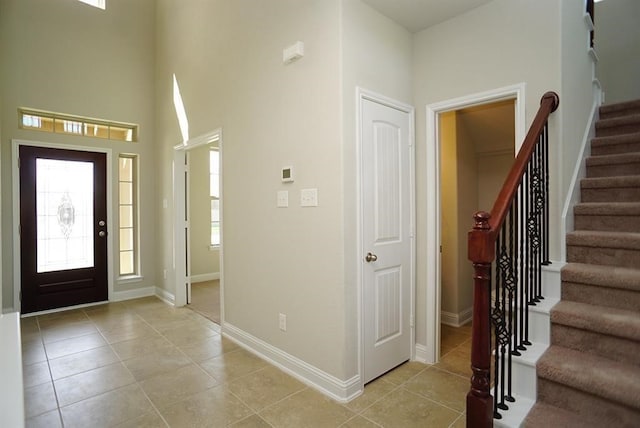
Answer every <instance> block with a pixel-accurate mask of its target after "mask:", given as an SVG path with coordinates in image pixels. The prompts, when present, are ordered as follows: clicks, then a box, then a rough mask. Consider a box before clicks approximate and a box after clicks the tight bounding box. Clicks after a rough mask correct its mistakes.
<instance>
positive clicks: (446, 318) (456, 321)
mask: <svg viewBox="0 0 640 428" xmlns="http://www.w3.org/2000/svg"><path fill="white" fill-rule="evenodd" d="M472 315H473V307H471V308H467V309H465V310H464V311H462V312H459V313H457V314H456V313H453V312H447V311H440V322H441V323H442V324H446V325H450V326H452V327H462V326H463V325H465V324H466V323H468V322H469V321H471V317H472Z"/></svg>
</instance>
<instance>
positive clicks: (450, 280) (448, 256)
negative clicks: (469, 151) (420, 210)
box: [440, 111, 459, 313]
mask: <svg viewBox="0 0 640 428" xmlns="http://www.w3.org/2000/svg"><path fill="white" fill-rule="evenodd" d="M456 122H457V121H456V112H455V111H452V112H447V113H443V114H442V115H440V180H441V186H440V192H441V193H440V204H441V205H440V207H441V222H442V223H441V231H440V233H441V237H440V239H441V243H442V254H441V260H440V269H441V287H442V289H441V297H440V299H441V301H440V305H441V309H442V310H443V311H446V312H451V313H453V312H456V313H457V312H458V309H457V306H458V246H459V244H458V242H459V236H458V160H457V159H458V147H457V135H456V134H457V132H456V129H457V127H456Z"/></svg>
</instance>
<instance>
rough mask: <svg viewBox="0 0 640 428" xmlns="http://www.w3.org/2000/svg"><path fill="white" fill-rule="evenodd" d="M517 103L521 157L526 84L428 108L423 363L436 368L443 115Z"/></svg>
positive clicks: (516, 128)
mask: <svg viewBox="0 0 640 428" xmlns="http://www.w3.org/2000/svg"><path fill="white" fill-rule="evenodd" d="M509 99H513V100H515V153H516V154H517V153H518V150H519V149H520V145H521V144H522V141H523V139H524V136H525V122H526V116H525V84H524V83H519V84H516V85H512V86H506V87H503V88H498V89H493V90H489V91H486V92H480V93H477V94H471V95H467V96H463V97H459V98H454V99H451V100H447V101H442V102H439V103H435V104H429V105H427V106H426V116H427V123H426V130H427V151H426V152H427V159H426V160H427V164H426V183H425V186H426V198H427V230H426V233H425V235H424V239H425V242H426V244H427V245H426V247H427V248H426V249H427V258H426V260H425V263H426V264H427V266H428V267H434V268H432V269H429V268H427V278H426V281H427V290H426V301H425V302H424V304H425V308H426V322H427V325H426V332H427V337H426V343H425V345H426V348H425V350H424V355H422V356H421V358H420V359H421V360H424V361H425V362H426V363H428V364H435V363H437V362H438V359H439V357H440V281H441V271H440V245H441V236H440V228H441V224H440V223H441V221H440V215H441V213H440V138H439V133H440V130H439V129H438V122H439V120H438V119H439V115H440V114H442V113H446V112H449V111H453V110H459V109H463V108H467V107H473V106H478V105H483V104H489V103H494V102H498V101H503V100H509Z"/></svg>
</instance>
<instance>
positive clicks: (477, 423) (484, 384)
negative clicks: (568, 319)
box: [467, 92, 560, 428]
mask: <svg viewBox="0 0 640 428" xmlns="http://www.w3.org/2000/svg"><path fill="white" fill-rule="evenodd" d="M559 102H560V99H559V97H558V95H557V94H556V93H555V92H547V93H545V94H544V95H543V96H542V99H541V101H540V108H539V109H538V112H537V114H536V116H535V118H534V119H533V122H532V124H531V127H530V128H529V131H528V132H527V135H526V137H525V140H524V142H523V144H522V147H521V148H520V151H519V152H518V155H517V156H516V159H515V161H514V163H513V166H512V167H511V170H510V171H509V174H508V175H507V178H506V180H505V182H504V185H503V187H502V190H501V191H500V193H499V194H498V197H497V199H496V201H495V203H494V205H493V209H492V210H491V213H490V214H489V213H487V212H483V211H480V212H477V213H476V214H474V221H475V225H474V227H473V229H472V230H471V231H470V232H469V234H468V257H469V260H470V261H471V262H472V263H473V267H474V277H473V279H474V296H473V335H472V342H471V369H472V372H473V374H472V376H471V389H470V390H469V393H468V394H467V427H483V428H484V427H491V426H493V397H492V396H491V394H490V389H491V385H490V364H491V331H490V321H489V319H490V311H491V309H490V294H491V263H492V262H493V261H494V260H495V258H496V254H495V253H496V249H495V248H496V238H497V236H498V233H499V231H500V228H501V227H502V225H503V223H504V221H505V218H506V216H507V213H508V212H509V210H510V208H511V206H512V204H513V200H514V198H515V195H516V193H517V191H518V187H519V186H520V183H521V182H522V179H523V176H524V175H525V172H526V170H527V164H528V163H529V161H530V160H531V157H532V155H533V153H534V150H535V149H536V145H537V144H538V141H539V139H540V135H541V134H542V132H543V131H544V129H545V125H546V123H547V120H548V118H549V116H550V114H551V113H553V112H554V111H555V110H556V109H557V108H558V105H559Z"/></svg>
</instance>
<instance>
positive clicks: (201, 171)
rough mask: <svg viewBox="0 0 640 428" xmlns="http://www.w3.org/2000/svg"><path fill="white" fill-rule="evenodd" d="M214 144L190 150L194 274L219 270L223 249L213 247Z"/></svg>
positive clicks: (215, 272) (192, 267)
mask: <svg viewBox="0 0 640 428" xmlns="http://www.w3.org/2000/svg"><path fill="white" fill-rule="evenodd" d="M212 146H214V145H209V144H208V145H204V146H200V147H196V148H194V149H192V150H189V227H190V241H189V252H190V257H191V275H192V276H197V275H209V274H219V273H220V251H219V250H218V249H217V248H216V249H212V248H210V246H211V196H210V193H209V152H210V151H211V147H212ZM214 147H215V146H214Z"/></svg>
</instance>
